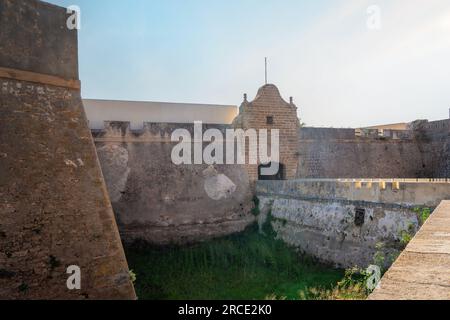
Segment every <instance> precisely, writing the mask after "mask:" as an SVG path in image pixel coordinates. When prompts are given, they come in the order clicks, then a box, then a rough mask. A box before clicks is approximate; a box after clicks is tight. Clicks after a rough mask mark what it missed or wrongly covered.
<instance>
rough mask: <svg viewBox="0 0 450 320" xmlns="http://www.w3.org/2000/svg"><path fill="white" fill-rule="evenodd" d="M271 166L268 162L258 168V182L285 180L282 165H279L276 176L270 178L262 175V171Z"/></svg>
mask: <svg viewBox="0 0 450 320" xmlns="http://www.w3.org/2000/svg"><path fill="white" fill-rule="evenodd" d="M271 166H272V163H271V162H269V163H268V164H262V165H260V166H259V167H258V180H262V181H264V180H286V176H285V169H284V164H282V163H279V166H278V173H277V174H274V175H271V176H266V175H262V169H263V168H270V167H271Z"/></svg>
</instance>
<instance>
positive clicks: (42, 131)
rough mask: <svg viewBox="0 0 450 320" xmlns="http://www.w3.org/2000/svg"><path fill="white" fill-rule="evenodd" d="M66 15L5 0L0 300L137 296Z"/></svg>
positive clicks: (1, 8) (0, 57)
mask: <svg viewBox="0 0 450 320" xmlns="http://www.w3.org/2000/svg"><path fill="white" fill-rule="evenodd" d="M66 19H67V15H66V10H65V9H63V8H60V7H56V6H53V5H50V4H47V3H44V2H40V1H34V0H29V1H16V0H0V299H135V298H136V295H135V293H134V289H133V284H132V282H131V280H130V276H129V270H128V266H127V261H126V258H125V255H124V251H123V248H122V243H121V241H120V237H119V233H118V230H117V226H116V222H115V220H114V214H113V211H112V208H111V204H110V201H109V197H108V194H107V191H106V186H105V183H104V180H103V176H102V172H101V169H100V166H99V162H98V158H97V155H96V151H95V148H94V144H93V141H92V136H91V132H90V130H89V128H88V125H87V119H86V116H85V113H84V110H83V105H82V101H81V96H80V83H79V80H78V53H77V32H76V31H69V30H68V29H67V28H66ZM72 265H74V266H78V267H79V268H80V271H81V288H80V290H69V288H68V287H67V284H66V283H67V280H68V277H69V276H70V274H67V268H68V267H69V266H72Z"/></svg>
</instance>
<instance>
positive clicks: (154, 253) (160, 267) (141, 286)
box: [126, 226, 344, 300]
mask: <svg viewBox="0 0 450 320" xmlns="http://www.w3.org/2000/svg"><path fill="white" fill-rule="evenodd" d="M126 251H127V257H128V262H129V265H130V269H132V270H133V272H134V273H135V274H136V278H137V280H136V283H135V288H136V291H137V295H138V297H139V299H141V300H148V299H151V300H165V299H170V300H205V299H208V300H209V299H212V300H216V299H220V300H229V299H238V300H243V299H245V300H254V299H266V298H267V297H268V296H270V295H276V296H277V297H286V298H287V299H298V298H299V291H301V290H305V289H307V288H311V287H315V288H317V287H320V288H324V289H329V288H332V287H334V286H335V285H336V284H337V282H338V281H339V280H341V279H342V277H343V276H344V271H342V270H336V269H333V268H330V267H327V266H324V265H321V264H318V263H316V262H314V261H313V260H312V259H309V258H306V257H300V256H299V254H298V253H296V252H295V250H294V249H292V248H289V247H288V246H286V245H285V244H284V243H283V242H282V241H279V240H275V239H274V238H273V237H272V236H265V235H262V234H260V233H259V232H258V228H257V226H254V227H251V228H249V229H247V230H246V231H245V232H243V233H241V234H237V235H232V236H229V237H225V238H221V239H216V240H212V241H209V242H205V243H200V244H197V245H192V246H187V247H149V246H145V245H139V244H135V245H134V246H132V247H130V248H128V249H127V250H126Z"/></svg>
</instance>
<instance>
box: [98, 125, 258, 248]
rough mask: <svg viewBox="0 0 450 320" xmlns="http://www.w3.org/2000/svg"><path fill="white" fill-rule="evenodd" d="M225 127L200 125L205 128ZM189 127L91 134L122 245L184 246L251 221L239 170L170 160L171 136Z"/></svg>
mask: <svg viewBox="0 0 450 320" xmlns="http://www.w3.org/2000/svg"><path fill="white" fill-rule="evenodd" d="M211 127H217V128H219V129H220V130H224V129H225V127H220V126H211V125H209V126H208V125H206V126H205V128H204V129H205V130H206V129H207V128H211ZM178 128H186V129H188V130H189V131H191V132H192V131H193V125H192V124H191V125H189V124H180V125H176V124H150V123H147V124H146V126H145V128H144V130H142V131H139V132H136V131H130V126H129V124H128V123H120V122H115V123H109V124H107V127H106V129H105V130H104V131H101V132H94V137H95V141H96V146H97V152H98V155H99V159H100V163H101V165H102V169H103V173H104V176H105V180H106V183H107V186H108V190H109V193H110V195H111V199H112V204H113V207H114V211H115V214H116V217H117V221H118V224H119V230H120V233H121V235H122V239H123V240H124V241H125V242H127V243H132V242H133V241H135V240H145V241H147V242H150V243H154V244H162V245H164V244H185V243H190V242H196V241H202V240H207V239H211V238H214V237H219V236H224V235H228V234H232V233H235V232H240V231H243V230H244V229H245V228H246V227H247V226H248V225H249V224H251V223H252V222H254V221H255V219H254V216H253V215H252V214H251V213H250V212H251V208H252V201H251V200H252V193H251V190H250V185H249V178H248V175H247V173H246V171H245V168H244V166H240V165H215V166H208V165H180V166H177V165H175V164H173V162H172V159H171V154H172V149H173V147H174V146H175V143H172V142H171V139H170V138H171V134H172V132H173V130H175V129H178Z"/></svg>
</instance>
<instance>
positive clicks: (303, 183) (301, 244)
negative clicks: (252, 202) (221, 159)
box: [256, 179, 450, 268]
mask: <svg viewBox="0 0 450 320" xmlns="http://www.w3.org/2000/svg"><path fill="white" fill-rule="evenodd" d="M256 193H257V195H258V197H259V199H260V205H261V212H263V214H268V212H270V213H271V215H272V216H273V219H274V222H273V225H274V227H275V230H276V232H277V233H278V236H279V237H280V238H281V239H283V240H284V241H285V242H286V243H288V244H289V245H292V246H294V247H296V248H298V249H299V250H300V251H301V252H305V253H307V254H309V255H311V256H314V257H316V258H317V259H319V260H321V261H323V262H327V263H333V264H334V265H336V266H339V267H354V266H359V267H362V268H365V267H367V266H369V265H370V264H373V261H374V256H375V254H376V253H379V252H383V253H384V254H385V256H386V257H389V256H393V255H394V254H396V253H398V252H399V250H401V243H400V241H401V236H402V233H404V232H408V233H411V232H412V231H413V232H416V231H417V230H418V228H419V218H418V215H417V212H415V209H416V208H432V209H434V208H436V207H437V206H438V205H439V204H440V202H441V201H442V200H444V199H449V198H450V181H445V179H444V180H439V181H434V182H429V181H428V180H414V179H412V180H404V179H397V180H390V181H385V180H373V179H367V180H365V181H361V180H353V179H349V180H345V179H343V180H333V179H303V180H290V181H259V182H258V184H257V191H256ZM380 244H383V246H382V247H380Z"/></svg>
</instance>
